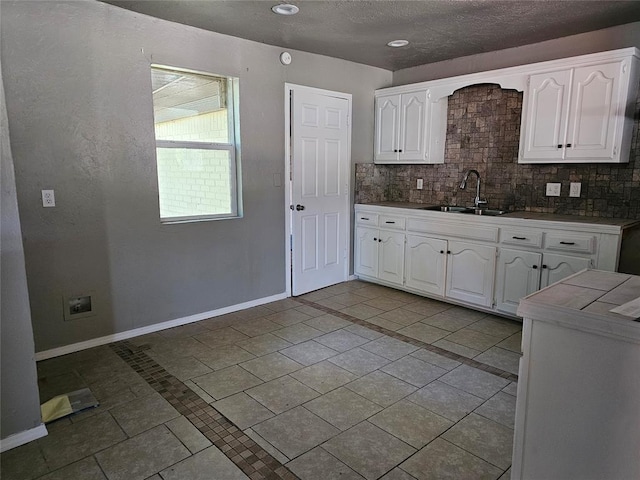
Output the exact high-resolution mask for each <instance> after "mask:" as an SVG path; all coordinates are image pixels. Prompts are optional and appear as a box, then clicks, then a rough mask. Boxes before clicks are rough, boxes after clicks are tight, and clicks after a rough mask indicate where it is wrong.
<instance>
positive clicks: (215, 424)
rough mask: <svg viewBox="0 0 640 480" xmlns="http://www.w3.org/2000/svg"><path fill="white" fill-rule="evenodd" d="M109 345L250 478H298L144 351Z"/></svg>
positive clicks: (114, 344) (254, 479) (123, 342)
mask: <svg viewBox="0 0 640 480" xmlns="http://www.w3.org/2000/svg"><path fill="white" fill-rule="evenodd" d="M109 347H110V348H111V349H112V350H113V351H114V352H115V353H116V354H117V355H118V356H119V357H120V358H121V359H122V360H124V362H125V363H126V364H127V365H129V367H131V368H132V369H133V370H134V371H135V372H136V373H138V374H139V375H140V376H141V377H142V378H143V379H144V380H145V381H146V382H147V383H148V384H149V385H150V386H151V387H152V388H153V389H154V390H155V391H157V392H158V393H159V394H160V395H161V396H162V397H163V398H164V399H165V400H167V401H168V402H169V404H170V405H171V406H172V407H174V408H175V409H176V411H177V412H178V413H179V414H180V415H182V416H184V417H185V418H186V419H187V420H188V421H189V422H190V423H191V424H192V425H193V426H194V427H195V428H197V429H198V431H200V433H202V434H203V435H204V436H205V437H206V438H207V439H208V440H209V441H211V443H212V444H213V445H215V446H216V447H217V448H218V449H219V450H220V451H221V452H222V453H223V454H224V455H225V456H226V457H227V458H229V460H231V461H232V462H233V463H234V464H235V465H236V466H237V467H238V468H240V470H242V471H243V473H245V474H246V475H247V476H248V477H249V478H250V479H251V480H263V479H264V480H272V479H282V480H299V479H298V477H297V476H295V475H294V474H293V473H292V472H291V471H290V470H289V469H288V468H287V467H285V466H284V465H283V464H282V463H280V462H279V461H278V460H277V459H276V458H274V457H273V456H272V455H270V454H269V453H268V452H267V451H266V450H265V449H264V448H262V447H261V446H260V445H258V444H257V443H256V442H255V441H254V440H252V439H251V438H250V437H249V436H248V435H246V434H245V433H244V432H243V431H242V430H241V429H240V428H239V427H238V426H237V425H235V424H234V423H233V422H231V421H230V420H229V419H228V418H226V417H225V416H224V415H222V414H221V413H220V412H218V411H217V410H216V409H215V408H214V407H213V406H211V405H210V404H208V403H207V402H205V401H204V400H203V399H202V398H200V397H199V396H198V394H196V393H195V392H194V391H193V390H191V389H190V388H189V387H188V386H187V385H185V384H184V382H182V381H181V380H179V379H178V378H176V377H174V376H173V375H171V374H170V373H169V372H168V371H167V370H165V369H164V368H162V367H161V366H160V365H159V364H158V363H157V362H156V361H155V360H153V359H152V358H151V357H149V356H148V355H147V354H146V353H145V352H144V350H145V348H144V346H140V347H138V346H135V345H133V344H131V343H130V342H127V341H120V342H114V343H112V344H110V345H109Z"/></svg>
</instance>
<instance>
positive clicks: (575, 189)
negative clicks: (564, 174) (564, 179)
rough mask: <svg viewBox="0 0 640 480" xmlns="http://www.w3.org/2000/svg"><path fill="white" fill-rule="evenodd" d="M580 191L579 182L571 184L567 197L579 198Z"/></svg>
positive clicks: (580, 185)
mask: <svg viewBox="0 0 640 480" xmlns="http://www.w3.org/2000/svg"><path fill="white" fill-rule="evenodd" d="M581 190H582V184H581V183H580V182H571V185H570V186H569V196H570V197H579V196H580V191H581Z"/></svg>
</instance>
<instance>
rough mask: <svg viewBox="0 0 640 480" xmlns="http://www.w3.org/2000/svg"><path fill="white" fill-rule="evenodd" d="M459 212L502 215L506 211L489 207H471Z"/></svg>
mask: <svg viewBox="0 0 640 480" xmlns="http://www.w3.org/2000/svg"><path fill="white" fill-rule="evenodd" d="M460 213H473V214H474V215H486V216H488V217H497V216H498V215H504V214H505V213H508V212H507V211H506V210H492V209H490V208H472V209H470V210H469V211H467V210H465V211H464V212H460Z"/></svg>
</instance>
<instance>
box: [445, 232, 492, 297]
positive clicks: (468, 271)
mask: <svg viewBox="0 0 640 480" xmlns="http://www.w3.org/2000/svg"><path fill="white" fill-rule="evenodd" d="M448 252H449V253H448V255H447V257H448V258H447V288H446V291H445V296H447V297H449V298H455V299H457V300H462V301H464V302H468V303H472V304H476V305H482V306H484V307H491V306H492V305H493V284H494V280H495V274H496V252H497V250H496V247H489V246H486V245H476V244H473V243H466V242H454V241H450V242H449V250H448Z"/></svg>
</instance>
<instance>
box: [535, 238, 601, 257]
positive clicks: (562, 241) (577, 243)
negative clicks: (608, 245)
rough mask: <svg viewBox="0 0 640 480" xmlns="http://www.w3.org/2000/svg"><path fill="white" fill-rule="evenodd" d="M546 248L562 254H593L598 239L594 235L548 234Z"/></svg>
mask: <svg viewBox="0 0 640 480" xmlns="http://www.w3.org/2000/svg"><path fill="white" fill-rule="evenodd" d="M544 247H545V249H546V250H555V251H560V252H577V253H593V252H594V251H595V248H596V237H595V236H593V235H573V234H571V235H570V234H563V233H547V234H546V235H545V245H544Z"/></svg>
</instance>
